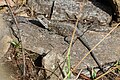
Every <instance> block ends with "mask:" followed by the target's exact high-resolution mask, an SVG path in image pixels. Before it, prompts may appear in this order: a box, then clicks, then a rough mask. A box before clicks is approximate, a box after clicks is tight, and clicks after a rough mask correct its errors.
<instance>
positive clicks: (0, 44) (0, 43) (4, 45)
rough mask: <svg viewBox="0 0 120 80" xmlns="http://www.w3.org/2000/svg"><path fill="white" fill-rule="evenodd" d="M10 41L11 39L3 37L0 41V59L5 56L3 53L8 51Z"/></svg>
mask: <svg viewBox="0 0 120 80" xmlns="http://www.w3.org/2000/svg"><path fill="white" fill-rule="evenodd" d="M11 41H12V39H11V37H9V36H7V35H5V36H4V37H3V38H2V39H1V40H0V58H1V57H3V56H4V55H5V53H6V52H7V51H8V49H9V47H10V42H11Z"/></svg>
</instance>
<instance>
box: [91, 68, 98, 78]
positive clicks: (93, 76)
mask: <svg viewBox="0 0 120 80" xmlns="http://www.w3.org/2000/svg"><path fill="white" fill-rule="evenodd" d="M96 75H97V73H96V71H95V70H94V69H93V68H92V76H91V77H92V79H95V78H96Z"/></svg>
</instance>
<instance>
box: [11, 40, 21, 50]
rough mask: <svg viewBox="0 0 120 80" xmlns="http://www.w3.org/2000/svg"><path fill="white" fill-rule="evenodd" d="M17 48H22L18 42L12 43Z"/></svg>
mask: <svg viewBox="0 0 120 80" xmlns="http://www.w3.org/2000/svg"><path fill="white" fill-rule="evenodd" d="M10 43H11V44H12V45H13V46H14V47H15V48H19V47H20V44H19V42H17V41H14V40H13V41H11V42H10Z"/></svg>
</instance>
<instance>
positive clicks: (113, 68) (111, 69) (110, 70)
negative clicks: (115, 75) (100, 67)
mask: <svg viewBox="0 0 120 80" xmlns="http://www.w3.org/2000/svg"><path fill="white" fill-rule="evenodd" d="M117 68H120V66H116V67H112V68H110V69H109V70H108V71H107V72H105V73H104V74H102V75H101V76H99V77H97V78H96V79H94V80H98V79H100V78H102V77H103V76H105V75H106V74H108V73H110V72H112V71H113V70H115V69H117Z"/></svg>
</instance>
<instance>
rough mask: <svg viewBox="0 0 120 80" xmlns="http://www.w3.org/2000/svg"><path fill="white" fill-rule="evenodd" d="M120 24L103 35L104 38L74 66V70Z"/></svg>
mask: <svg viewBox="0 0 120 80" xmlns="http://www.w3.org/2000/svg"><path fill="white" fill-rule="evenodd" d="M119 25H120V23H118V24H117V25H116V26H115V27H114V28H113V29H112V30H111V31H110V32H109V33H108V34H107V35H105V36H104V37H103V39H101V40H100V41H99V42H98V43H97V44H96V45H95V46H94V47H93V48H92V49H91V50H90V51H89V52H88V53H87V54H86V55H85V56H84V57H83V58H82V60H81V61H79V62H78V63H77V64H76V66H75V67H74V68H73V70H75V69H76V68H77V67H78V66H79V65H80V64H81V62H82V61H83V60H84V59H85V58H86V57H87V56H88V55H89V54H90V52H91V51H93V50H94V49H95V48H96V47H97V46H98V45H99V44H100V43H101V42H103V41H104V40H105V38H106V37H107V36H109V35H110V34H111V33H112V32H113V31H114V30H115V29H116V28H117V27H118V26H119Z"/></svg>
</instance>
